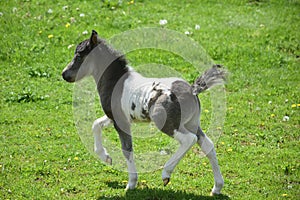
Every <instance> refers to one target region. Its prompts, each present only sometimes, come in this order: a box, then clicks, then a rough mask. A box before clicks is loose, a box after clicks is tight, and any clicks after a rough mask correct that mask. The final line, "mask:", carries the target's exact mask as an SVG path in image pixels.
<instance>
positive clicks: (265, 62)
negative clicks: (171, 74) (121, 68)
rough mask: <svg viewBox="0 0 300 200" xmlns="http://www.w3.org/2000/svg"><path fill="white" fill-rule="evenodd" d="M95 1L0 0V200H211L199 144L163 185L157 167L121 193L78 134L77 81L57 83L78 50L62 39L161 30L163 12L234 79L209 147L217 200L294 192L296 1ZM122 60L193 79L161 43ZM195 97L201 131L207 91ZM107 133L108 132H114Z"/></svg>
mask: <svg viewBox="0 0 300 200" xmlns="http://www.w3.org/2000/svg"><path fill="white" fill-rule="evenodd" d="M100 2H102V1H93V2H90V1H82V2H81V1H76V2H74V1H67V0H63V1H45V0H44V1H35V0H32V1H30V0H23V1H17V0H11V1H0V5H1V6H0V12H1V13H2V14H1V15H0V16H1V17H0V25H1V26H0V39H1V44H0V45H1V46H0V82H1V86H0V87H1V89H0V97H1V98H0V110H1V112H0V132H1V135H0V137H1V139H0V199H69V198H74V199H201V198H203V199H206V198H207V199H211V198H209V197H208V195H209V192H210V190H211V188H212V185H213V176H212V172H211V169H210V167H209V165H208V164H207V163H208V160H207V158H199V156H198V155H196V154H195V153H194V152H196V151H198V148H197V147H193V149H192V150H191V151H189V153H188V154H187V155H186V157H185V158H184V159H183V160H182V162H180V164H179V165H178V167H177V168H176V170H175V172H174V173H173V176H172V180H171V184H170V185H168V186H167V187H163V186H162V181H161V170H156V171H154V172H152V173H141V174H140V175H139V176H140V177H139V184H138V187H137V189H136V190H133V191H129V192H125V191H124V188H125V185H126V180H127V173H125V172H122V171H118V170H116V169H115V168H113V167H110V166H106V165H104V164H102V163H101V162H100V161H99V160H97V159H95V158H94V157H93V156H92V155H91V154H90V153H89V152H88V151H87V149H86V148H85V147H84V145H83V144H82V142H81V141H80V138H79V136H78V134H77V129H76V127H75V124H74V118H73V111H72V109H73V108H72V102H73V99H72V95H73V88H74V85H72V84H67V83H66V82H64V81H63V80H62V78H61V71H62V69H63V68H64V66H65V65H66V64H67V63H68V62H69V61H70V60H71V58H72V56H73V55H72V54H73V52H74V48H75V47H72V48H70V49H68V46H69V45H71V44H74V45H76V44H77V43H78V42H80V41H82V40H83V39H85V38H87V37H88V35H83V34H82V32H83V31H85V30H87V31H88V32H89V33H90V32H91V30H92V29H96V30H97V31H98V33H99V34H100V35H101V36H102V37H103V38H111V37H112V36H113V35H115V34H119V33H122V32H124V31H127V30H131V29H134V28H139V27H159V26H160V25H159V20H161V19H167V20H168V24H167V25H166V26H165V27H166V28H168V29H172V30H175V31H178V32H181V33H184V32H185V31H190V32H193V34H192V35H190V36H189V37H191V38H192V39H193V40H194V41H196V42H198V43H199V44H201V45H202V46H203V48H204V49H205V50H206V51H207V52H208V54H209V55H210V56H211V57H212V58H213V59H214V61H215V62H216V63H221V64H223V65H225V66H226V67H227V68H228V70H229V71H230V74H231V76H230V80H229V83H228V84H227V85H226V96H227V108H228V109H227V113H226V121H225V125H224V128H223V130H224V132H223V134H222V135H221V137H220V139H219V141H218V142H217V144H216V147H217V152H218V158H219V163H220V166H221V170H222V172H223V176H224V179H225V186H224V189H223V191H222V192H223V194H224V195H225V196H222V197H220V199H228V198H230V199H297V198H299V196H300V192H299V191H300V187H299V183H300V182H299V180H300V171H299V170H300V169H299V168H300V160H299V158H300V153H299V139H300V138H299V130H300V105H299V104H300V78H299V77H300V76H299V74H300V63H299V56H300V34H299V30H300V15H299V10H300V1H299V0H278V1H277V0H257V1H255V0H242V1H237V0H236V1H234V0H227V1H219V0H214V1H205V0H203V1H197V2H196V1H162V0H160V1H156V0H154V1H142V0H141V1H135V2H134V3H128V1H123V2H122V3H118V2H119V1H108V0H106V1H104V3H103V2H102V3H100ZM63 6H68V7H67V9H65V10H63ZM76 8H79V10H77V9H76ZM49 9H52V11H53V12H52V13H48V10H49ZM80 13H84V14H85V16H84V17H80V16H79V15H80ZM74 20H75V21H74ZM196 24H199V25H200V27H201V28H200V30H195V29H194V27H195V25H196ZM128 59H129V61H130V63H131V64H132V65H133V66H134V65H141V64H147V63H161V64H164V65H168V66H174V69H176V70H177V71H178V72H180V73H181V74H182V76H183V77H184V78H186V79H187V80H189V81H192V80H193V79H194V78H195V77H196V76H197V74H195V70H191V69H190V68H189V64H188V63H186V62H185V61H184V60H183V59H182V58H180V57H179V56H176V55H170V53H168V52H164V51H161V50H153V51H152V50H141V51H136V52H131V53H129V54H128ZM200 97H201V100H202V106H203V109H206V110H207V111H208V112H203V114H202V117H201V118H202V126H203V128H204V129H206V128H207V127H208V126H209V119H210V114H211V108H210V96H209V92H206V93H205V94H202V95H201V96H200ZM101 113H102V111H101V110H100V109H99V107H98V108H97V114H98V115H99V116H101ZM284 116H289V120H288V121H283V117H284ZM105 133H106V134H111V135H114V136H113V137H116V132H115V131H114V130H113V129H107V130H106V132H105ZM161 138H162V139H161V141H160V142H167V141H168V138H167V137H166V136H164V135H161ZM116 144H117V142H116ZM151 145H153V144H147V143H146V144H143V146H142V148H141V147H139V144H137V143H135V146H136V148H141V149H147V148H151ZM157 145H160V144H157Z"/></svg>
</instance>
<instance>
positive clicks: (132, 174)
mask: <svg viewBox="0 0 300 200" xmlns="http://www.w3.org/2000/svg"><path fill="white" fill-rule="evenodd" d="M127 168H128V174H129V180H128V184H127V186H126V189H125V190H128V189H130V190H131V189H134V188H135V187H136V184H137V180H138V174H137V170H136V167H135V164H134V159H133V152H131V153H130V156H129V160H127Z"/></svg>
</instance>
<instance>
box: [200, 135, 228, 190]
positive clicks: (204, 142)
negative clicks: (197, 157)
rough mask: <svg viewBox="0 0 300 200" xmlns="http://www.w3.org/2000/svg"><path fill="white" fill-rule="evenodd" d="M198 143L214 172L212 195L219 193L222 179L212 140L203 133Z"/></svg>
mask: <svg viewBox="0 0 300 200" xmlns="http://www.w3.org/2000/svg"><path fill="white" fill-rule="evenodd" d="M198 144H199V145H200V146H201V149H202V151H203V153H205V155H206V156H207V157H208V159H209V161H210V164H211V166H212V170H213V173H214V179H215V185H214V187H213V189H212V195H214V194H220V193H221V189H222V187H223V185H224V180H223V177H222V174H221V171H220V167H219V164H218V159H217V155H216V151H215V148H214V144H213V142H212V141H211V140H210V139H209V138H208V137H207V136H206V135H205V137H200V140H199V141H198Z"/></svg>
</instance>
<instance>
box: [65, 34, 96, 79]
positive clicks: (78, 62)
mask: <svg viewBox="0 0 300 200" xmlns="http://www.w3.org/2000/svg"><path fill="white" fill-rule="evenodd" d="M100 42H101V39H100V38H99V37H98V34H97V32H96V31H94V30H93V31H92V35H91V37H90V38H89V39H86V40H84V41H82V42H81V43H79V44H78V45H77V47H76V50H75V53H74V57H73V59H72V61H71V62H70V63H69V64H68V65H67V66H66V67H65V69H64V70H63V72H62V77H63V78H64V80H66V81H67V82H75V81H78V80H80V79H82V78H83V77H85V76H88V75H91V74H92V72H93V66H92V65H91V63H89V62H88V61H85V59H86V58H87V56H88V55H89V54H90V52H91V51H92V50H93V49H94V48H95V47H96V46H97V45H98V44H99V43H100Z"/></svg>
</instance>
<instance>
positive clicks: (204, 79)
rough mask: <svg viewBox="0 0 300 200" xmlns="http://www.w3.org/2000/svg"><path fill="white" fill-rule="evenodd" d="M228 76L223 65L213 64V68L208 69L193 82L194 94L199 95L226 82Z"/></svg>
mask: <svg viewBox="0 0 300 200" xmlns="http://www.w3.org/2000/svg"><path fill="white" fill-rule="evenodd" d="M226 76H227V72H226V70H224V69H222V66H221V65H213V67H212V68H210V69H208V70H206V71H205V72H204V73H203V74H202V75H201V76H199V77H198V78H197V79H196V80H195V82H194V84H192V93H193V95H197V94H199V93H201V92H203V91H205V90H207V89H209V88H211V87H212V86H215V85H222V84H224V83H225V81H226Z"/></svg>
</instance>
